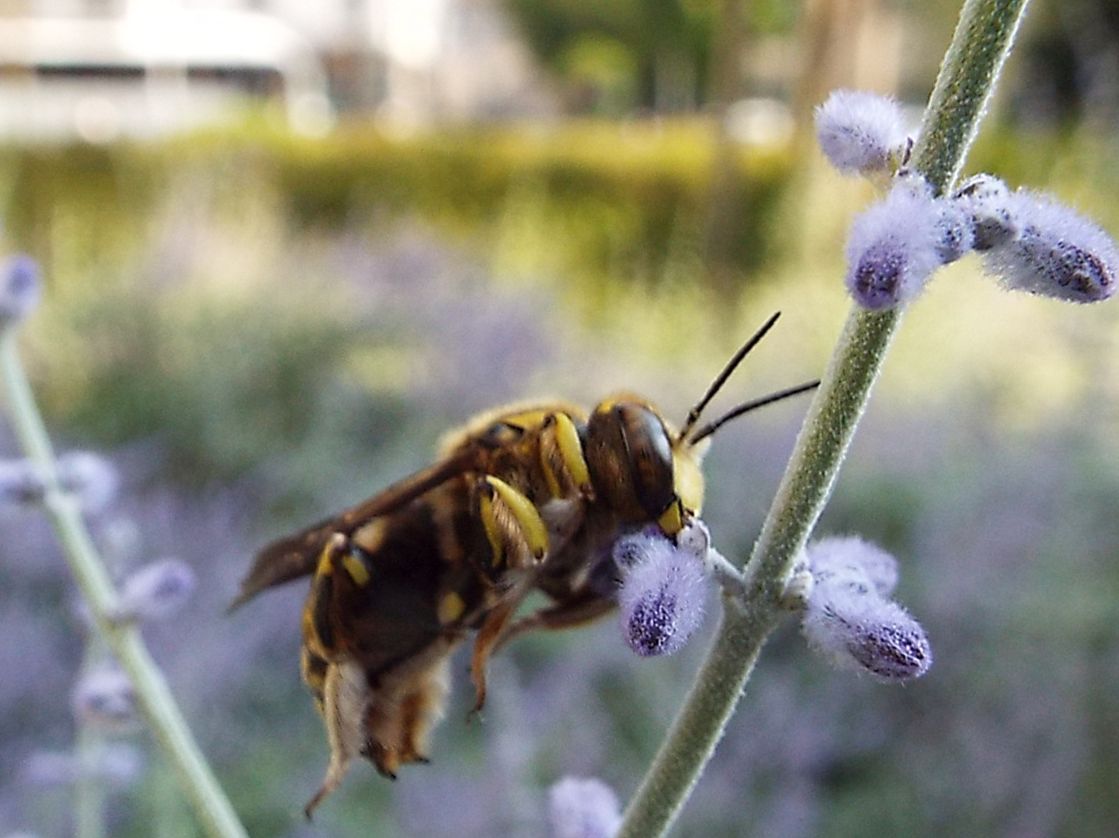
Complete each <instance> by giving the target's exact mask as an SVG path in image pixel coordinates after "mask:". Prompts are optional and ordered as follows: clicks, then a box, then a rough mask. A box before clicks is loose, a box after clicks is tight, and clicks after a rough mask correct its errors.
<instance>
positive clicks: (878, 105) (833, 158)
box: [816, 90, 906, 175]
mask: <svg viewBox="0 0 1119 838" xmlns="http://www.w3.org/2000/svg"><path fill="white" fill-rule="evenodd" d="M816 138H817V140H818V141H819V143H820V148H821V149H822V150H823V152H824V155H825V156H826V157H827V158H828V160H829V161H830V162H831V164H832V165H833V166H835V167H836V168H837V169H839V171H841V172H843V173H844V174H849V175H853V174H868V173H870V172H878V171H888V170H889V169H890V168H892V165H893V163H894V159H895V158H896V157H900V156H901V152H902V149H903V148H904V146H905V143H906V135H905V127H904V123H903V120H902V114H901V108H899V107H898V104H897V102H895V101H894V100H893V99H889V98H887V97H885V96H879V95H877V94H875V93H865V92H862V91H858V90H836V91H834V92H833V93H832V94H831V95H830V96H829V97H828V98H827V101H825V102H824V103H823V104H822V105H818V106H817V107H816Z"/></svg>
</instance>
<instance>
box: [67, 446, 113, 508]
mask: <svg viewBox="0 0 1119 838" xmlns="http://www.w3.org/2000/svg"><path fill="white" fill-rule="evenodd" d="M58 483H59V485H60V486H61V487H62V488H63V489H65V490H66V491H68V492H72V493H73V494H74V495H75V496H76V497H77V498H78V502H79V503H80V504H81V507H82V509H83V510H84V511H85V512H87V513H88V514H90V515H96V514H97V513H99V512H101V511H103V510H104V509H105V508H106V507H108V505H109V504H110V503H112V501H113V499H114V498H115V497H116V495H117V488H118V487H119V485H120V478H119V477H118V475H117V470H116V469H115V468H114V467H113V465H112V463H110V462H109V461H108V460H107V459H105V458H104V457H102V456H101V455H100V454H96V453H94V452H92V451H67V452H66V453H65V454H63V455H61V456H60V457H59V458H58Z"/></svg>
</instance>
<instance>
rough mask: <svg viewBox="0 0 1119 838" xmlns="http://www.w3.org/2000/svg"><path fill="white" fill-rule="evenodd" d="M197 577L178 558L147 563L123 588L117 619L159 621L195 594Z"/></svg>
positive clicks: (130, 577) (188, 566) (126, 581)
mask: <svg viewBox="0 0 1119 838" xmlns="http://www.w3.org/2000/svg"><path fill="white" fill-rule="evenodd" d="M196 582H197V577H196V576H195V574H194V570H193V569H192V568H191V566H190V565H188V564H186V563H185V562H181V561H179V560H178V559H162V560H160V561H157V562H152V563H151V564H147V565H144V566H143V567H141V568H140V569H139V570H137V571H136V572H135V573H133V574H132V575H131V576H129V577H128V578H127V579H125V580H124V585H123V586H122V588H121V594H120V604H119V608H118V611H117V613H116V614H115V615H114V616H115V618H116V619H117V620H159V619H163V618H164V617H169V616H170V615H172V614H174V613H175V612H176V611H178V610H179V609H180V608H182V607H183V605H184V604H186V602H187V600H189V599H190V595H191V594H192V593H194V587H195V584H196Z"/></svg>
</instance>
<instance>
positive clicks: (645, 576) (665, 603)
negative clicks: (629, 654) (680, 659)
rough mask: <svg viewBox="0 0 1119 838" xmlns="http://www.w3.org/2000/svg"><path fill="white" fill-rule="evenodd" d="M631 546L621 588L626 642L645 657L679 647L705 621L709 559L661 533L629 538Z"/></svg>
mask: <svg viewBox="0 0 1119 838" xmlns="http://www.w3.org/2000/svg"><path fill="white" fill-rule="evenodd" d="M626 549H627V551H629V552H628V556H627V559H628V560H629V561H630V564H629V565H628V566H623V565H620V567H619V569H620V570H622V584H621V588H620V589H619V591H618V605H619V606H620V609H621V621H622V633H623V634H624V636H625V638H626V642H627V643H628V644H629V647H630V648H631V649H633V651H634V652H636V653H637V654H639V655H641V656H643V657H649V656H653V655H670V654H672V653H673V652H677V651H679V650H680V649H681V648H682V647H683V646H684V644H685V643H686V642H687V641H688V638H690V637H691V635H692V634H693V633H694V632H695V630H696V629H697V628H699V626H700V623H702V622H703V612H704V605H705V602H706V599H707V591H708V587H709V584H708V579H707V575H706V573H705V569H706V565H705V563H704V559H703V558H700V557H697V556H696V555H694V553H693V552H691V551H690V550H688V549H681V548H680V547H677V546H676V545H675V544H673V543H672V541H671V540H670V539H668V538H667V537H665V536H664V535H660V534H646V533H639V534H635V535H632V536H628V537H627V547H626Z"/></svg>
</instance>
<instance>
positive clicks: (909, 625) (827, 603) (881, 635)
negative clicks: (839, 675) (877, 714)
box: [802, 581, 932, 681]
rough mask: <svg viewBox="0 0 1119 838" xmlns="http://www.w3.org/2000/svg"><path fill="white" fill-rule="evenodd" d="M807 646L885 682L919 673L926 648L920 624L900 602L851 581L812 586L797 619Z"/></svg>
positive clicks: (928, 654)
mask: <svg viewBox="0 0 1119 838" xmlns="http://www.w3.org/2000/svg"><path fill="white" fill-rule="evenodd" d="M802 628H803V631H804V636H805V638H806V639H807V640H808V645H809V647H811V648H812V650H813V651H815V652H817V653H819V654H820V655H822V656H823V657H825V658H826V659H827V660H829V661H830V662H831V663H832V664H833V665H835V666H837V667H840V668H845V669H861V670H866V671H868V672H872V673H873V674H875V675H877V676H879V677H880V678H883V679H886V680H891V681H905V680H908V679H910V678H917V677H920V676H921V675H924V674H925V672H926V671H928V668H929V666H931V665H932V649H931V648H930V646H929V641H928V638H927V637H926V636H925V631H924V629H922V628H921V626H920V624H919V623H918V622H917V621H916V620H914V619H913V618H912V617H911V616H909V614H908V612H906V611H905V609H903V608H902V607H901V606H899V605H897V604H896V603H894V602H891V601H890V600H887V599H883V598H882V597H880V596H878V594H877V592H875V591H874V590H873V588H870V589H869V591H868V589H867V588H861V589H860V587H859V586H858V584H857V583H855V582H854V581H848V582H846V583H845V584H842V585H840V584H819V583H817V584H816V585H815V586H814V587H813V589H812V596H811V598H810V599H809V601H808V607H807V608H806V609H805V611H804V618H803V622H802Z"/></svg>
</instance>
